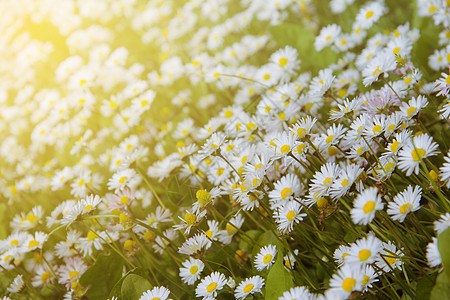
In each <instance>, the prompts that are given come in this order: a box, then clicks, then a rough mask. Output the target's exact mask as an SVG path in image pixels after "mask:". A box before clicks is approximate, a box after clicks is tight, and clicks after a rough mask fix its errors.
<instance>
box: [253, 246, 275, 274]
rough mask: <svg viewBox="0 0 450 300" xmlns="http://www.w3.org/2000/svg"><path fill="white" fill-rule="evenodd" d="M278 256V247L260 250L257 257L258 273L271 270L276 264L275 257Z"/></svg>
mask: <svg viewBox="0 0 450 300" xmlns="http://www.w3.org/2000/svg"><path fill="white" fill-rule="evenodd" d="M276 255H277V247H276V246H274V245H267V246H264V247H262V248H261V249H260V250H259V253H258V254H257V255H256V257H255V268H256V269H257V270H258V271H262V270H264V269H265V268H267V269H269V268H270V266H272V264H273V263H274V262H275V256H276Z"/></svg>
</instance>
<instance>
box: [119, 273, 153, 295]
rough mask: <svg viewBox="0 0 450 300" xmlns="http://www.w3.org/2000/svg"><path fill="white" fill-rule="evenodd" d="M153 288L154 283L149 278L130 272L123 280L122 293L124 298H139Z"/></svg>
mask: <svg viewBox="0 0 450 300" xmlns="http://www.w3.org/2000/svg"><path fill="white" fill-rule="evenodd" d="M151 288H152V285H151V284H150V282H148V280H147V279H145V278H144V277H141V276H139V275H136V274H130V275H128V276H126V277H125V279H124V280H123V282H122V288H121V291H120V294H121V297H122V300H137V299H139V298H140V297H141V296H142V294H143V293H144V292H146V291H147V290H150V289H151Z"/></svg>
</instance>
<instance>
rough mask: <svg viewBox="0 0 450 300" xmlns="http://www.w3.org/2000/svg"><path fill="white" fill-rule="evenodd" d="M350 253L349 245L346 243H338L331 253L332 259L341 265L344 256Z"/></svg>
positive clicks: (343, 261)
mask: <svg viewBox="0 0 450 300" xmlns="http://www.w3.org/2000/svg"><path fill="white" fill-rule="evenodd" d="M349 253H350V247H349V246H346V245H340V246H339V248H337V249H336V250H335V251H334V253H333V258H334V261H335V262H336V263H337V264H338V267H341V266H342V265H343V264H344V263H345V259H346V257H348V255H349Z"/></svg>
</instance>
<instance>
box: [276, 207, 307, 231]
mask: <svg viewBox="0 0 450 300" xmlns="http://www.w3.org/2000/svg"><path fill="white" fill-rule="evenodd" d="M301 210H302V207H301V206H300V203H298V202H295V201H289V202H287V203H286V204H282V205H281V206H280V207H279V208H278V210H276V211H275V212H274V215H273V217H274V219H275V222H277V223H278V225H277V229H278V230H279V231H280V232H281V233H282V234H286V233H289V232H291V231H292V230H293V229H294V225H295V224H296V223H299V222H300V221H302V220H303V217H306V214H305V213H303V214H302V213H300V211H301Z"/></svg>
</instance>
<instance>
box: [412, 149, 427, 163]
mask: <svg viewBox="0 0 450 300" xmlns="http://www.w3.org/2000/svg"><path fill="white" fill-rule="evenodd" d="M424 155H425V150H423V149H420V148H416V149H414V150H413V151H412V152H411V156H412V158H413V159H414V161H420V160H421V159H422V157H423V156H424Z"/></svg>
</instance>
